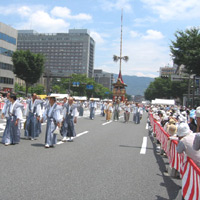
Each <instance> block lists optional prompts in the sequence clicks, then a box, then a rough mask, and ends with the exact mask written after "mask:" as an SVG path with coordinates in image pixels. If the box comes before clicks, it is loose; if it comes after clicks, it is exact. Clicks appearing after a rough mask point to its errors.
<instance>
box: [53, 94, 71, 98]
mask: <svg viewBox="0 0 200 200" xmlns="http://www.w3.org/2000/svg"><path fill="white" fill-rule="evenodd" d="M50 96H56V99H64V98H65V97H67V98H69V95H68V94H56V93H52V94H50Z"/></svg>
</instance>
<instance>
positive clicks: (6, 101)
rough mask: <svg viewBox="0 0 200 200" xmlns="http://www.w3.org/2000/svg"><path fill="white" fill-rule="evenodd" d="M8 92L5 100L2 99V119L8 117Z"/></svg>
mask: <svg viewBox="0 0 200 200" xmlns="http://www.w3.org/2000/svg"><path fill="white" fill-rule="evenodd" d="M9 98H10V93H7V98H6V100H5V101H4V106H3V109H2V112H1V118H2V119H3V118H4V117H5V118H6V119H7V117H8V113H7V112H8V107H9V105H10V100H9Z"/></svg>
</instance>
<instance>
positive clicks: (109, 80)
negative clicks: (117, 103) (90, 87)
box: [94, 69, 114, 91]
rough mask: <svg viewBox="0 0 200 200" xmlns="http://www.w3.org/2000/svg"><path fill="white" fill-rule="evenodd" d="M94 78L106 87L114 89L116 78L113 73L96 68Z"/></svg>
mask: <svg viewBox="0 0 200 200" xmlns="http://www.w3.org/2000/svg"><path fill="white" fill-rule="evenodd" d="M94 80H95V82H96V83H99V84H102V85H103V86H104V87H106V88H108V89H109V90H111V91H112V86H113V80H114V77H113V74H112V73H108V72H104V71H103V70H102V69H95V70H94Z"/></svg>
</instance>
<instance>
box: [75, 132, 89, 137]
mask: <svg viewBox="0 0 200 200" xmlns="http://www.w3.org/2000/svg"><path fill="white" fill-rule="evenodd" d="M88 132H89V131H84V132H82V133H79V134H78V135H77V136H76V137H80V136H82V135H85V134H86V133H88Z"/></svg>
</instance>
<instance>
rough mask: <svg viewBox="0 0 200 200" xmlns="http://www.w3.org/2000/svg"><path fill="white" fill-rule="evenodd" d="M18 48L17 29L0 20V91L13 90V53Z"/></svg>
mask: <svg viewBox="0 0 200 200" xmlns="http://www.w3.org/2000/svg"><path fill="white" fill-rule="evenodd" d="M16 49H17V30H15V29H14V28H12V27H10V26H8V25H6V24H4V23H1V22H0V91H1V92H3V91H4V92H6V91H13V89H14V79H15V75H14V74H13V71H12V70H13V63H12V59H11V56H12V53H13V52H14V51H15V50H16Z"/></svg>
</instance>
